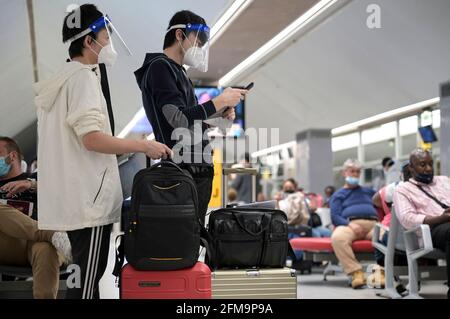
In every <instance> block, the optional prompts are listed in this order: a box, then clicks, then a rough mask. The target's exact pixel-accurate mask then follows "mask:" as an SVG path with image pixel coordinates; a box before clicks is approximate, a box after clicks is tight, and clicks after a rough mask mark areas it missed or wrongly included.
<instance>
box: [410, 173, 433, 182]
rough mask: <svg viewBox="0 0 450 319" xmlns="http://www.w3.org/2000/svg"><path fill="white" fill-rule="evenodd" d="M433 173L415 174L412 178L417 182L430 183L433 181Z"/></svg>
mask: <svg viewBox="0 0 450 319" xmlns="http://www.w3.org/2000/svg"><path fill="white" fill-rule="evenodd" d="M433 178H434V173H431V174H417V175H416V176H415V177H414V179H415V180H416V181H418V182H419V183H424V184H431V183H432V182H433Z"/></svg>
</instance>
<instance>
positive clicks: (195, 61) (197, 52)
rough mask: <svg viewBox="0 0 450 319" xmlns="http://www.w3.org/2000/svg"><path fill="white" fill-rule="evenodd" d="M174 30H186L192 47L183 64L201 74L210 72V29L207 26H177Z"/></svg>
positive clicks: (186, 52) (187, 51)
mask: <svg viewBox="0 0 450 319" xmlns="http://www.w3.org/2000/svg"><path fill="white" fill-rule="evenodd" d="M173 29H185V30H186V31H184V34H185V36H186V38H187V39H188V41H189V42H190V43H191V47H190V48H189V49H188V50H186V51H185V55H184V61H183V63H184V64H186V65H188V66H190V67H193V68H195V69H197V70H199V71H201V72H207V71H208V63H209V31H210V30H209V27H208V26H207V25H205V24H177V25H174V26H171V27H170V28H169V29H168V30H167V32H169V31H171V30H173Z"/></svg>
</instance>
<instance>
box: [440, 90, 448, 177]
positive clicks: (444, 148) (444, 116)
mask: <svg viewBox="0 0 450 319" xmlns="http://www.w3.org/2000/svg"><path fill="white" fill-rule="evenodd" d="M440 109H441V141H440V143H441V175H445V176H450V82H447V83H444V84H442V85H441V102H440Z"/></svg>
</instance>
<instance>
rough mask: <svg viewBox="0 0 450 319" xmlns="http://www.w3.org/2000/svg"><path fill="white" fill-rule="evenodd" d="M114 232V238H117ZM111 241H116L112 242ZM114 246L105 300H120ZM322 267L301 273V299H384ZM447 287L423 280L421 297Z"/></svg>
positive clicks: (103, 293)
mask: <svg viewBox="0 0 450 319" xmlns="http://www.w3.org/2000/svg"><path fill="white" fill-rule="evenodd" d="M115 237H116V235H113V236H112V237H111V238H115ZM111 242H112V243H113V242H114V241H111ZM114 256H115V252H114V245H113V244H111V248H110V252H109V262H108V267H107V269H106V272H105V275H104V276H103V278H102V280H101V281H100V292H101V298H102V299H118V298H119V289H118V288H117V287H116V286H115V280H116V278H115V277H114V276H113V275H112V270H113V267H114V261H115V259H114ZM321 271H322V269H320V268H314V269H313V273H312V274H310V275H309V274H308V275H299V276H298V279H297V282H298V298H299V299H381V297H378V296H377V293H380V292H381V290H378V289H369V288H363V289H358V290H354V289H352V288H350V287H349V286H348V278H347V276H346V275H344V274H336V275H334V276H328V277H327V278H328V280H327V281H323V277H322V274H321ZM446 293H447V287H446V286H445V285H444V282H443V281H433V282H423V283H422V288H421V296H422V297H424V298H438V299H442V298H446Z"/></svg>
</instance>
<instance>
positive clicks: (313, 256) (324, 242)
mask: <svg viewBox="0 0 450 319" xmlns="http://www.w3.org/2000/svg"><path fill="white" fill-rule="evenodd" d="M290 243H291V246H292V248H293V249H294V250H302V251H303V254H304V259H305V260H312V261H313V262H323V261H328V265H327V267H325V269H324V271H323V280H325V281H326V280H327V275H329V274H334V273H335V272H337V271H342V268H341V267H340V266H338V265H337V264H338V259H337V258H336V256H335V254H334V251H333V246H332V245H331V238H315V237H313V238H294V239H291V240H290ZM352 249H353V251H354V252H355V255H356V258H358V260H370V261H373V260H374V255H373V252H374V248H373V246H372V241H370V240H357V241H355V242H353V245H352Z"/></svg>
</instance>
